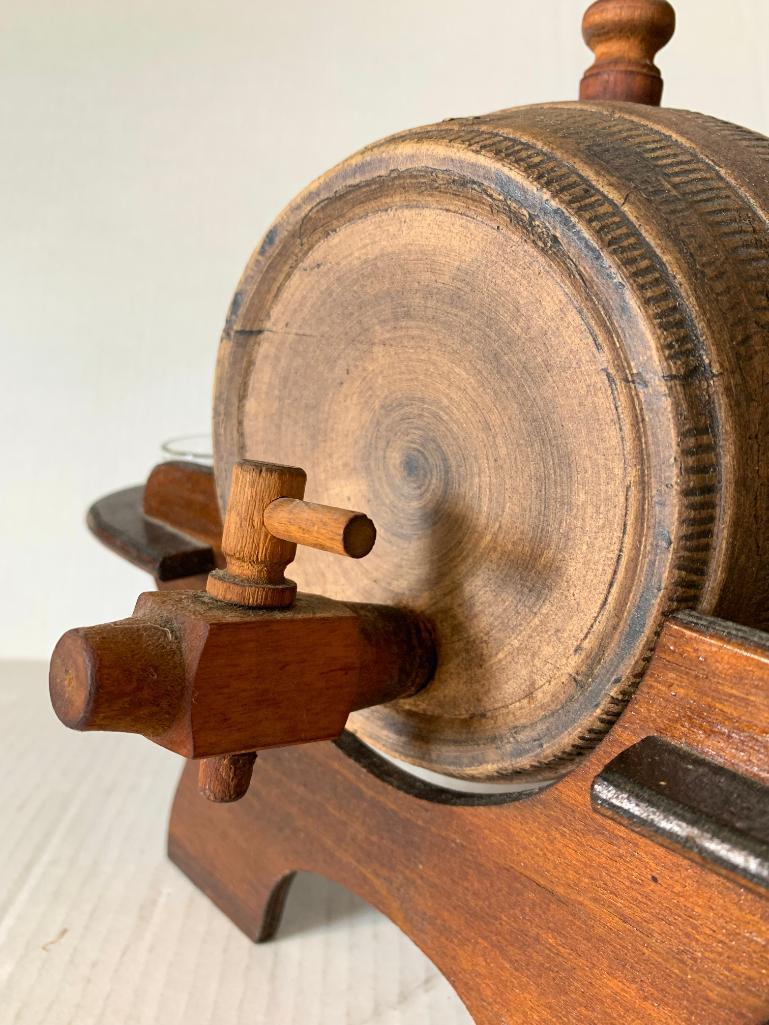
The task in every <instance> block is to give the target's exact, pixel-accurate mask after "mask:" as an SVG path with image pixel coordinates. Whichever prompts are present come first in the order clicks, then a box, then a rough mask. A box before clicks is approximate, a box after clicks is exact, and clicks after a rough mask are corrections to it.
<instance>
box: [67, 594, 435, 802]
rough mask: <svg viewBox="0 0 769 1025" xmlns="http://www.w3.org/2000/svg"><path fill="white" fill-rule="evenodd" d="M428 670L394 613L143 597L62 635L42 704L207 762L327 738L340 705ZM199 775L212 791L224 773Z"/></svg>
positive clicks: (416, 679)
mask: <svg viewBox="0 0 769 1025" xmlns="http://www.w3.org/2000/svg"><path fill="white" fill-rule="evenodd" d="M434 667H435V652H434V648H433V640H432V635H431V632H430V630H429V628H428V627H427V626H426V625H423V624H422V622H421V620H420V619H419V617H415V616H413V615H412V614H410V613H408V612H405V611H403V610H400V609H392V608H387V607H379V606H373V605H354V604H346V603H342V602H337V601H333V600H331V599H330V598H322V597H320V596H318V595H299V596H298V597H297V601H296V603H295V604H294V605H293V606H292V608H291V609H269V608H267V609H253V608H246V607H244V606H241V605H234V604H227V603H225V602H219V601H214V600H213V599H212V598H210V597H209V596H208V595H207V594H205V592H199V591H162V592H155V591H152V592H147V593H146V594H143V595H141V596H140V597H139V600H138V602H137V604H136V609H135V611H134V615H133V617H132V618H131V619H124V620H121V621H119V622H117V623H106V624H103V625H101V626H94V627H84V628H81V629H77V630H70V631H69V632H68V633H67V634H65V635H64V637H63V638H62V639H61V641H60V642H59V644H58V645H57V647H56V649H55V651H54V654H53V657H52V659H51V698H52V701H53V705H54V709H55V711H56V712H57V714H58V715H59V717H60V718H61V719H62V721H63V722H64V723H65V724H66V725H67V726H71V727H72V728H74V729H80V730H86V729H102V730H122V731H129V732H139V733H144V734H145V735H146V736H148V737H150V738H151V739H152V740H154V741H155V742H156V743H158V744H162V745H163V746H164V747H167V748H170V749H171V750H172V751H176V752H177V753H178V754H182V755H185V756H186V757H188V758H201V757H202V758H207V757H210V756H212V755H230V754H240V753H241V752H247V751H255V750H262V749H264V748H268V747H275V746H283V745H286V744H306V743H309V742H311V741H315V740H325V739H330V738H333V737H338V736H339V735H340V734H341V732H342V730H343V729H344V726H345V723H346V721H347V717H348V716H349V714H350V713H351V712H352V711H354V710H355V709H359V708H362V707H365V705H367V704H369V703H372V702H382V701H391V700H393V699H394V698H396V697H400V696H403V695H408V694H413V693H414V692H415V691H417V690H418V689H419V688H420V687H423V686H424V685H425V684H426V683H427V681H428V679H429V678H430V675H431V674H432V672H433V670H434ZM211 771H212V774H213V775H214V776H215V777H216V778H217V779H219V780H220V785H219V789H220V790H221V786H223V783H221V780H222V779H223V778H224V776H226V775H227V774H230V775H233V777H234V776H235V770H234V768H233V767H229V768H226V767H220V770H217V769H216V768H215V767H213V768H212V770H211ZM238 778H241V776H240V775H238ZM215 789H216V788H215V787H213V786H212V787H211V792H212V793H213V792H215Z"/></svg>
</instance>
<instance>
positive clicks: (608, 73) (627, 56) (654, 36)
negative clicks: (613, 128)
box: [579, 0, 676, 106]
mask: <svg viewBox="0 0 769 1025" xmlns="http://www.w3.org/2000/svg"><path fill="white" fill-rule="evenodd" d="M675 27H676V16H675V11H674V10H673V7H672V5H671V4H669V3H668V2H667V0H596V3H594V4H591V5H590V7H589V8H588V9H587V11H586V12H585V16H584V18H583V19H582V35H583V38H584V40H585V42H586V43H587V45H588V46H589V47H590V49H591V50H592V51H593V53H594V54H595V63H594V64H593V65H592V66H591V67H590V68H588V70H587V71H586V72H585V74H584V76H583V78H582V82H581V83H580V87H579V98H580V99H581V100H624V101H627V102H629V103H648V104H652V105H653V106H659V103H660V100H661V99H662V76H661V75H660V72H659V69H658V68H657V67H656V65H655V63H654V56H655V54H656V53H657V51H658V50H661V49H662V47H663V46H665V44H666V43H669V42H670V40H671V39H672V37H673V33H674V31H675Z"/></svg>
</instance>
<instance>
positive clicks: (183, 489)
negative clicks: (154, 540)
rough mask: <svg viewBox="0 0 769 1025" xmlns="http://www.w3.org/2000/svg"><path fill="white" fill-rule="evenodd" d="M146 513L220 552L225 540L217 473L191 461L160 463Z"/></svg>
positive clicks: (149, 489)
mask: <svg viewBox="0 0 769 1025" xmlns="http://www.w3.org/2000/svg"><path fill="white" fill-rule="evenodd" d="M143 505H144V514H145V516H149V517H151V518H152V519H156V520H160V521H161V522H162V523H165V524H166V525H168V526H170V527H172V528H173V529H174V530H178V531H179V532H180V533H183V534H187V535H188V536H189V537H194V538H196V539H197V540H199V541H204V542H205V543H206V544H208V545H210V546H211V548H213V549H218V548H219V547H220V546H221V541H222V515H221V513H220V511H219V502H218V499H217V496H216V482H215V480H214V471H213V468H212V467H210V466H204V465H202V464H201V463H193V462H189V461H188V460H170V461H169V462H165V463H158V465H157V466H156V467H154V469H153V470H152V472H151V473H150V475H149V477H148V478H147V483H146V484H145V485H144V494H143Z"/></svg>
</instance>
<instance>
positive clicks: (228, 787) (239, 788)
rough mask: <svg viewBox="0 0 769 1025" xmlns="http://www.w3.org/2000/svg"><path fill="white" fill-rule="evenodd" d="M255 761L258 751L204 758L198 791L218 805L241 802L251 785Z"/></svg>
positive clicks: (199, 775) (200, 770) (200, 768)
mask: <svg viewBox="0 0 769 1025" xmlns="http://www.w3.org/2000/svg"><path fill="white" fill-rule="evenodd" d="M255 761H256V751H245V752H244V753H243V754H239V755H221V756H220V757H218V758H203V759H202V761H201V762H200V765H199V767H198V790H200V792H201V794H202V795H203V796H204V797H207V798H208V800H209V801H214V802H216V803H217V804H230V803H232V801H239V800H240V799H241V797H245V796H246V793H247V792H248V788H249V786H250V785H251V773H252V772H253V769H254V762H255Z"/></svg>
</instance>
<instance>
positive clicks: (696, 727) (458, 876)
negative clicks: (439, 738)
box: [168, 614, 769, 1025]
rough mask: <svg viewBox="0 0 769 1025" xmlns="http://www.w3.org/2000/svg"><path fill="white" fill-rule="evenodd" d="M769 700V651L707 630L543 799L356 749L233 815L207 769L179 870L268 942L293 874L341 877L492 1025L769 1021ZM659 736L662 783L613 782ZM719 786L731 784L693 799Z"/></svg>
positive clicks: (289, 777) (663, 664) (706, 626)
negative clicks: (450, 783) (456, 785)
mask: <svg viewBox="0 0 769 1025" xmlns="http://www.w3.org/2000/svg"><path fill="white" fill-rule="evenodd" d="M768 695H769V638H767V637H766V635H761V634H757V633H755V632H752V631H742V630H739V629H737V630H735V628H733V627H731V626H730V625H728V624H723V623H720V622H718V621H715V620H706V619H704V618H702V617H697V616H696V615H694V614H687V615H686V616H682V617H681V618H680V619H677V620H672V621H670V622H669V623H668V625H667V626H666V627H665V630H664V631H663V634H662V637H661V639H660V642H659V645H658V647H657V650H656V654H655V656H654V659H653V661H652V664H651V666H650V668H649V671H648V672H647V674H646V677H645V679H644V681H643V683H642V685H641V687H640V689H639V690H638V692H637V693H636V695H635V697H634V698H633V700H632V702H631V704H630V707H629V709H628V710H627V712H626V714H625V715H624V716H623V718H622V719H621V720H620V722H619V723H618V724H617V725H616V726H615V728H614V730H613V731H612V732H611V733H610V735H609V736H608V738H607V739H606V740H605V741H604V742H603V744H602V745H601V746H600V747H599V748H598V749H597V750H596V751H595V752H593V754H592V755H591V756H589V757H588V758H587V759H586V760H585V761H584V762H583V763H582V764H581V765H580V767H579V768H578V769H577V770H575V771H574V772H573V773H572V774H571V775H569V776H568V778H566V779H564V780H562V781H561V782H559V783H558V784H556V785H555V786H553V787H552V788H551V789H549V790H547V791H546V792H544V793H540V794H539V795H536V796H532V797H528V798H524V799H519V800H512V801H510V800H509V798H507V800H508V801H509V803H504V804H496V805H492V806H489V805H488V804H487V802H488V801H489V800H499V797H495V798H489V797H482V796H477V797H468V796H467V795H462V794H456V793H452V792H449V791H445V790H444V791H441V790H438V789H436V788H433V787H431V786H427V785H425V786H420V784H419V783H417V782H416V781H415V780H413V779H411V778H410V777H408V776H406V775H405V774H404V773H402V772H401V771H400V770H398V769H395V768H394V767H392V766H390V765H389V764H388V763H386V762H384V761H383V760H382V759H380V758H379V757H378V756H376V755H373V754H371V753H369V752H367V750H366V749H364V748H362V745H360V743H359V742H358V741H356V740H355V739H354V738H353V737H352V736H350V735H349V734H348V735H345V737H344V738H343V739H342V741H341V742H339V744H338V745H334V744H332V743H323V744H314V745H310V746H307V747H302V748H292V749H286V750H280V751H269V752H266V753H265V754H264V755H263V756H262V757H261V758H260V770H259V772H260V776H259V786H257V787H252V789H251V791H250V792H249V794H248V795H247V796H246V797H245V798H244V799H243V800H242V801H240V802H238V803H237V804H233V805H213V804H211V803H209V802H207V801H203V800H201V798H200V795H199V793H198V790H197V770H196V766H195V765H194V763H189V764H188V765H187V767H186V768H185V770H184V773H183V775H182V779H181V782H180V785H179V789H178V791H177V794H176V800H175V802H174V806H173V811H172V814H171V824H170V834H169V845H168V849H169V855H170V857H171V859H172V860H173V861H174V862H175V863H176V864H177V865H178V866H179V867H180V868H182V869H183V871H184V872H186V874H187V875H188V876H189V877H190V878H191V879H192V880H193V881H194V882H195V884H196V885H197V886H198V887H200V889H202V890H203V891H204V892H205V893H206V894H208V896H209V897H210V898H211V899H212V900H213V901H214V902H215V903H216V904H217V905H218V906H219V907H220V908H221V909H222V910H223V911H224V912H225V914H227V915H228V916H229V917H230V918H231V919H232V920H233V922H235V923H236V924H237V925H238V926H239V927H240V928H241V929H242V930H243V931H244V932H245V933H247V935H249V936H250V937H252V938H253V939H254V940H267V939H269V938H270V937H272V936H273V935H274V933H275V931H276V929H277V926H278V923H279V921H280V916H281V911H282V907H283V903H284V901H285V898H286V894H287V891H288V887H289V884H290V882H291V879H292V876H293V874H294V873H295V872H297V871H300V870H301V871H311V872H317V873H319V874H321V875H324V876H326V877H328V878H330V879H334V880H336V881H338V882H339V883H341V884H343V885H344V886H346V887H347V888H348V889H350V890H352V891H354V892H355V893H357V894H359V895H360V896H361V897H363V898H364V899H365V900H367V901H368V902H369V903H370V904H372V905H373V906H375V907H377V908H378V909H379V910H380V911H382V912H383V913H384V914H386V915H387V916H388V917H389V918H390V919H392V921H393V922H395V923H396V924H397V925H398V926H399V927H400V928H401V929H403V931H404V932H405V933H407V934H408V935H409V936H410V937H411V938H412V939H413V940H414V942H415V943H416V944H417V945H418V946H419V947H421V949H422V950H423V951H424V952H425V953H426V954H427V955H428V956H429V957H430V958H431V959H432V961H433V962H434V963H435V965H436V966H437V967H438V968H440V970H441V971H442V972H443V973H444V975H445V976H446V978H447V979H448V980H449V981H450V982H451V983H452V984H453V986H454V987H455V989H456V991H457V993H458V994H459V996H460V997H461V999H462V1000H463V1001H464V1003H465V1004H466V1005H467V1007H468V1009H469V1011H470V1013H471V1014H472V1015H473V1017H474V1018H475V1021H476V1023H477V1025H501V1023H505V1025H513V1023H516V1025H518V1023H521V1025H524V1023H525V1025H552V1023H554V1022H566V1021H568V1022H590V1023H591V1025H617V1023H618V1022H622V1023H623V1025H630V1023H638V1025H650V1023H656V1022H659V1023H662V1022H665V1023H674V1022H675V1023H679V1022H680V1023H684V1022H692V1023H694V1022H697V1023H702V1022H707V1023H708V1025H736V1023H745V1025H748V1023H750V1025H759V1023H761V1022H765V1021H766V1020H767V1018H768V1017H769V901H767V900H766V892H764V895H763V896H761V895H760V892H759V891H757V890H756V889H755V887H756V886H757V881H756V874H758V875H760V874H761V872H764V873H765V872H767V870H769V818H767V809H769V804H767V801H768V800H769V789H767V786H766V785H767V784H769V744H767V743H766V737H767V735H769V696H768ZM649 736H654V737H659V738H663V739H664V740H665V741H669V742H672V744H674V745H676V747H673V748H669V747H667V746H665V752H663V754H662V755H660V754H659V752H657V754H656V755H655V754H654V753H653V752H647V751H646V750H645V748H643V747H641V748H636V749H635V750H638V751H640V752H641V756H642V757H641V758H640V759H636V761H637V762H638V761H641V762H644V763H645V764H646V765H647V766H649V765H651V766H652V768H653V769H656V770H657V771H656V772H652V777H656V776H658V777H659V778H658V779H656V778H652V779H651V780H648V779H646V780H645V779H644V773H643V772H642V771H641V770H640V769H639V768H638V765H635V766H634V765H632V764H631V765H630V766H629V767H623V762H622V760H621V759H619V760H618V761H617V762H616V763H614V764H613V765H612V766H611V767H610V768H609V769H608V770H606V771H604V770H605V767H606V766H607V763H609V762H612V761H613V760H614V759H616V758H617V756H619V755H621V752H623V751H625V750H626V749H628V748H629V747H632V746H633V745H637V744H638V743H639V742H640V741H642V740H643V739H644V738H647V737H649ZM646 743H647V745H648V742H646ZM681 744H683V745H686V747H694V748H696V749H697V751H698V753H699V754H700V755H704V756H705V757H706V759H707V762H706V763H705V768H704V769H703V765H702V763H701V762H700V761H699V760H698V759H695V760H692V759H691V758H689V757H687V753H686V752H685V751H684V752H682V751H681V749H680V748H679V747H678V746H677V745H681ZM351 755H354V757H350V756H351ZM655 758H656V762H655ZM660 758H663V760H664V765H663V766H662V768H660V764H661V763H660ZM711 759H712V761H710V760H711ZM626 761H627V758H626ZM630 761H631V762H632V758H631V760H630ZM703 771H710V772H711V774H713V785H712V786H710V787H708V786H702V785H701V784H702V777H701V775H700V776H699V777H697V785H696V786H695V787H694V788H693V792H692V791H690V790H687V781H689V782H691V779H692V772H695V773H698V772H699V773H702V772H703ZM408 789H410V790H411V793H409V792H407V791H408ZM666 790H667V791H668V792H667V793H666ZM745 794H747V797H745V796H744V795H745ZM719 797H720V798H721V799H722V800H724V799H725V800H724V804H725V806H724V807H719V806H718V805H717V801H718V798H719ZM743 797H744V800H743ZM711 799H712V800H711ZM709 800H711V804H710V805H709V806H708V807H701V806H700V807H696V805H698V804H700V805H701V804H702V802H705V803H707V802H708V801H709ZM462 801H465V802H467V803H465V804H464V805H463V804H461V803H456V802H462ZM713 802H715V803H713ZM624 806H627V807H626V808H625V810H624V811H623V810H622V808H623V807H624ZM735 806H739V815H740V816H741V818H739V820H738V821H737V822H736V823H735V821H734V816H733V812H734V808H735ZM749 807H750V808H752V811H749V810H748V809H749ZM618 808H619V810H618ZM762 809H763V811H762ZM602 811H604V812H609V813H610V814H611V815H612V816H613V818H609V817H606V815H604V814H601V812H602ZM730 815H732V821H729V819H730ZM762 815H763V821H762V820H761V816H762ZM628 825H630V826H631V828H627V826H628ZM637 829H641V830H643V831H644V832H645V833H647V834H648V835H649V836H650V838H642V837H640V836H639V835H638V834H637V832H636V831H635V830H637ZM762 829H763V831H764V836H763V842H762V841H761V839H760V835H758V836H756V835H754V834H756V833H758V834H760V833H761V830H762ZM676 838H677V839H676ZM762 843H763V847H762ZM761 849H763V857H762V856H761ZM714 858H715V859H716V860H713V859H714ZM691 859H695V860H694V861H693V860H691Z"/></svg>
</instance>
